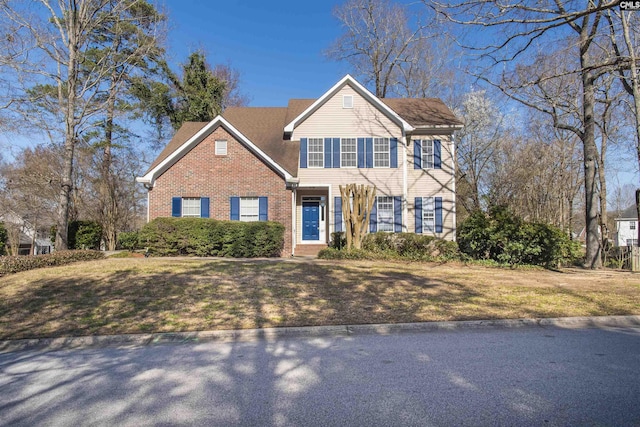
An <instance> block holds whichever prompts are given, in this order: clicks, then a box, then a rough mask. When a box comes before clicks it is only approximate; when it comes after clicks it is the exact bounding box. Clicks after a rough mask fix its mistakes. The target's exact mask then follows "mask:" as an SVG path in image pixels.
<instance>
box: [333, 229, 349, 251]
mask: <svg viewBox="0 0 640 427" xmlns="http://www.w3.org/2000/svg"><path fill="white" fill-rule="evenodd" d="M345 246H347V235H346V234H345V233H344V231H335V232H333V233H331V241H330V242H329V247H330V248H333V249H338V250H341V249H342V248H344V247H345Z"/></svg>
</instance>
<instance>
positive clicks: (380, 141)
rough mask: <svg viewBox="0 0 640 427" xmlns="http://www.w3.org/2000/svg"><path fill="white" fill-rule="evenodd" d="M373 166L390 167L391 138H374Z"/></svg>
mask: <svg viewBox="0 0 640 427" xmlns="http://www.w3.org/2000/svg"><path fill="white" fill-rule="evenodd" d="M373 166H374V167H376V168H388V167H389V138H373Z"/></svg>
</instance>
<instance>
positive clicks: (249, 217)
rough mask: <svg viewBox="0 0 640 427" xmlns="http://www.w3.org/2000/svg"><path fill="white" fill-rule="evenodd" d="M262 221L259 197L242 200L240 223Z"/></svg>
mask: <svg viewBox="0 0 640 427" xmlns="http://www.w3.org/2000/svg"><path fill="white" fill-rule="evenodd" d="M259 219H260V204H259V201H258V198H257V197H241V198H240V221H246V222H249V221H258V220H259Z"/></svg>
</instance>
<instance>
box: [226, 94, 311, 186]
mask: <svg viewBox="0 0 640 427" xmlns="http://www.w3.org/2000/svg"><path fill="white" fill-rule="evenodd" d="M287 112H288V109H287V108H286V107H229V108H227V109H226V110H225V112H224V114H223V115H222V117H224V118H225V119H227V121H229V123H231V124H232V125H233V126H235V128H236V129H238V130H239V131H240V132H242V134H243V135H244V136H246V137H247V138H249V140H251V142H253V143H254V144H256V145H257V146H258V147H259V148H260V149H261V150H262V151H264V153H265V154H266V155H268V156H269V157H271V158H272V159H273V160H274V161H275V162H276V163H278V164H279V165H280V166H282V167H283V168H284V169H285V170H286V171H287V172H289V173H290V174H291V175H292V176H297V175H298V153H299V152H300V142H298V141H285V140H284V139H283V131H282V129H283V128H284V122H285V118H286V116H287Z"/></svg>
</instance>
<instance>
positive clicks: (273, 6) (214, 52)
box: [165, 0, 349, 106]
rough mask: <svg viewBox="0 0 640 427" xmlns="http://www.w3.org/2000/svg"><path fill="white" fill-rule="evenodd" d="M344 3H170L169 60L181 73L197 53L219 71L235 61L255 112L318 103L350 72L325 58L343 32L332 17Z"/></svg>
mask: <svg viewBox="0 0 640 427" xmlns="http://www.w3.org/2000/svg"><path fill="white" fill-rule="evenodd" d="M340 3H342V1H332V0H329V1H323V0H321V1H299V0H298V1H293V0H273V1H249V0H245V1H241V0H229V1H215V2H214V1H211V2H204V1H196V0H167V1H166V3H165V5H166V8H167V12H168V14H169V21H170V25H171V27H170V32H169V38H168V44H169V46H168V51H169V55H170V57H171V60H172V62H173V64H174V65H175V66H176V67H175V69H176V70H178V68H177V66H178V64H179V63H181V62H184V60H185V59H186V57H187V56H188V55H189V54H190V53H191V52H193V51H195V50H198V49H202V50H204V52H205V53H206V55H207V59H208V61H209V63H210V64H212V65H213V64H216V63H227V62H229V63H230V64H231V65H232V67H234V68H236V69H237V70H239V71H240V73H241V89H242V91H243V92H244V93H245V94H247V95H248V96H249V97H250V100H251V101H250V104H249V105H251V106H285V105H286V104H287V101H288V100H289V99H290V98H317V97H319V96H320V95H322V93H324V92H325V91H326V90H327V89H329V88H330V87H331V86H333V84H335V83H336V82H337V81H338V80H339V79H340V78H341V77H342V76H344V74H346V73H347V72H349V69H348V68H347V66H346V64H339V63H336V62H333V61H329V60H328V59H325V57H324V56H323V53H322V52H323V50H325V49H327V48H328V47H329V45H330V44H331V43H332V42H333V41H334V40H335V39H336V38H338V36H339V35H340V33H341V28H340V23H339V22H338V20H337V19H335V18H334V17H333V16H332V10H333V8H334V7H335V6H336V5H337V4H340Z"/></svg>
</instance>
